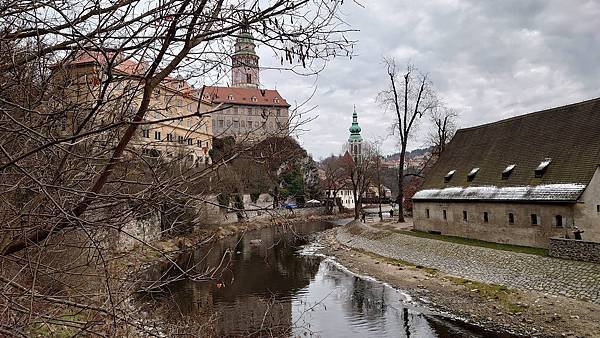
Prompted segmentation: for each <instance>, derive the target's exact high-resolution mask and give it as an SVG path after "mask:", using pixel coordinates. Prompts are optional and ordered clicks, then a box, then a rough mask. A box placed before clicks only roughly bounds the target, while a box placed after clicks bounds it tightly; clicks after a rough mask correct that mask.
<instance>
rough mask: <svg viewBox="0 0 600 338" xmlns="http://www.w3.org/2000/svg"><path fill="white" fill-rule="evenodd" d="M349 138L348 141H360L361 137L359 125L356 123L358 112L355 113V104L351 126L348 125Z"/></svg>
mask: <svg viewBox="0 0 600 338" xmlns="http://www.w3.org/2000/svg"><path fill="white" fill-rule="evenodd" d="M349 130H350V138H349V139H348V142H351V143H352V142H362V140H363V138H362V136H360V130H361V129H360V126H359V125H358V114H356V106H354V113H352V126H351V127H350V129H349Z"/></svg>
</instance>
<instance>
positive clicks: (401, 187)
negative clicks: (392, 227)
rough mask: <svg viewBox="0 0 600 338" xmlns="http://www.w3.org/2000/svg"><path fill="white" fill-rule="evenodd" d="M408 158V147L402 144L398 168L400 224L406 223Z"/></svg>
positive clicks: (397, 200)
mask: <svg viewBox="0 0 600 338" xmlns="http://www.w3.org/2000/svg"><path fill="white" fill-rule="evenodd" d="M405 156H406V145H405V144H402V149H401V150H400V165H399V166H398V197H397V198H396V202H397V203H398V223H404V222H405V220H404V204H403V203H404V159H405Z"/></svg>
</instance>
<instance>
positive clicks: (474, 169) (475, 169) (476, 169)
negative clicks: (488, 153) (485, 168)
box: [467, 168, 479, 176]
mask: <svg viewBox="0 0 600 338" xmlns="http://www.w3.org/2000/svg"><path fill="white" fill-rule="evenodd" d="M478 171H479V168H473V169H471V171H469V175H467V176H475V174H477V172H478Z"/></svg>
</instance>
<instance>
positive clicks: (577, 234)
mask: <svg viewBox="0 0 600 338" xmlns="http://www.w3.org/2000/svg"><path fill="white" fill-rule="evenodd" d="M584 232H585V231H583V230H579V228H578V227H575V229H574V230H573V235H575V239H576V240H579V241H580V240H581V234H582V233H584Z"/></svg>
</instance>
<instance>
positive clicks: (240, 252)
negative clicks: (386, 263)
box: [160, 222, 509, 338]
mask: <svg viewBox="0 0 600 338" xmlns="http://www.w3.org/2000/svg"><path fill="white" fill-rule="evenodd" d="M332 226H334V225H333V224H331V223H325V222H310V223H304V224H297V225H294V226H293V227H291V228H285V229H283V228H278V227H276V228H268V229H262V230H258V231H252V232H247V233H246V234H244V235H239V236H233V237H230V238H226V239H224V240H221V241H219V242H217V243H214V244H212V245H210V249H209V248H208V247H207V248H202V249H200V250H197V251H196V252H194V253H192V254H191V255H189V256H187V257H185V259H180V260H179V261H180V264H182V265H185V266H186V267H187V268H191V269H192V270H193V271H195V272H196V273H202V274H206V273H209V274H210V275H211V276H212V278H213V279H212V280H211V281H208V282H198V281H191V280H189V279H183V280H180V281H178V282H175V283H171V284H169V286H168V287H167V288H166V289H165V292H164V296H163V297H160V301H161V302H163V303H166V305H168V306H169V308H170V309H171V310H170V311H169V313H170V315H169V319H168V320H170V321H177V320H182V318H185V319H186V320H187V321H188V322H189V321H190V320H191V321H194V320H198V321H206V320H207V318H210V319H211V323H212V324H211V325H210V327H211V329H210V331H212V332H214V333H213V335H217V336H260V337H262V336H277V337H280V336H290V337H295V336H314V337H345V338H349V337H490V336H494V337H500V335H498V334H497V333H490V332H486V331H484V330H482V329H480V328H477V327H474V326H471V325H468V324H465V323H462V322H460V321H456V320H452V319H450V318H447V317H444V316H442V315H440V314H436V313H432V312H430V311H429V310H427V309H425V308H423V307H419V306H417V305H415V304H414V303H413V302H412V301H411V299H410V297H409V296H408V295H407V294H404V293H403V292H401V291H400V290H397V289H394V288H392V287H390V286H389V285H387V284H385V283H381V282H379V281H376V280H374V279H372V278H370V277H366V276H357V275H355V274H352V273H351V272H349V271H348V270H347V269H345V268H344V267H343V266H341V265H340V264H338V263H337V262H336V261H335V260H333V259H332V258H328V257H323V256H321V255H318V254H315V249H316V248H317V247H316V244H315V243H311V241H310V236H308V235H310V234H314V233H316V232H319V231H323V230H325V229H328V228H331V227H332ZM217 266H220V267H219V268H217V269H215V267H217ZM167 275H168V274H167ZM206 335H209V333H208V331H207V332H206ZM199 336H204V334H199ZM502 336H503V337H509V335H502Z"/></svg>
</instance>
